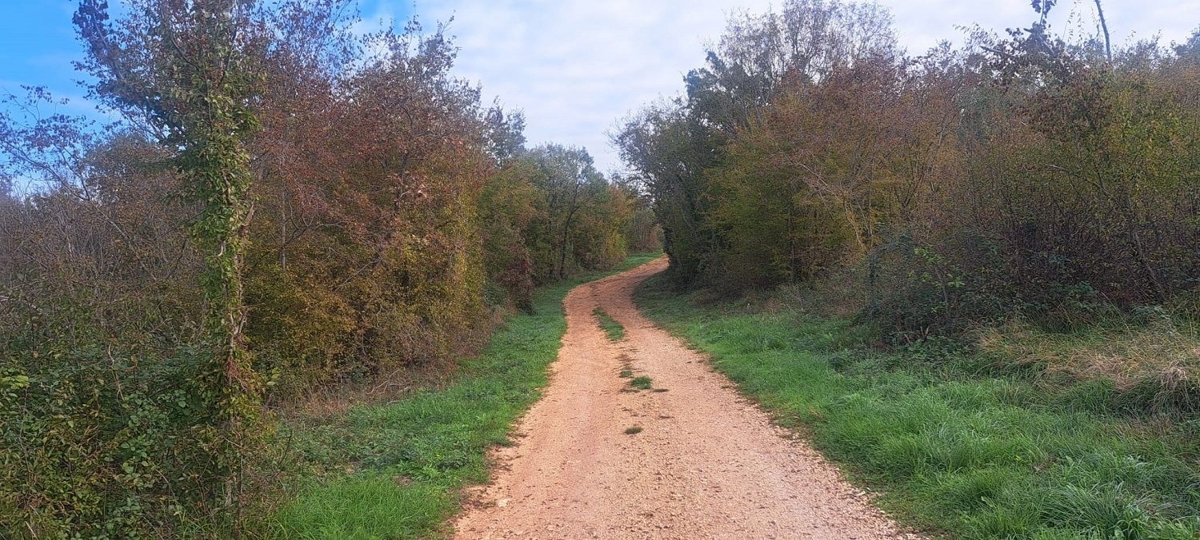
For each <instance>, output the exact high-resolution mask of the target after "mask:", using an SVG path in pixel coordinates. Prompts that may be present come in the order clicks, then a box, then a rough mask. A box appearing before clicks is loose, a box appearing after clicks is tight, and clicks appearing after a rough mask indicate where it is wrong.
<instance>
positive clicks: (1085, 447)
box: [637, 281, 1200, 539]
mask: <svg viewBox="0 0 1200 540" xmlns="http://www.w3.org/2000/svg"><path fill="white" fill-rule="evenodd" d="M637 296H638V304H639V306H641V307H642V308H643V310H644V311H645V312H646V313H647V315H649V316H650V317H651V318H652V319H654V320H656V321H658V322H659V323H661V324H663V325H664V326H665V327H666V328H668V329H669V330H670V331H672V332H673V333H676V334H678V335H681V336H683V337H684V338H686V339H687V340H689V341H690V342H691V343H692V344H693V345H694V346H696V347H697V348H699V349H701V350H703V351H705V352H708V353H710V354H711V355H712V357H713V363H714V365H715V367H716V368H717V369H718V370H720V371H722V372H723V373H725V374H726V375H728V376H729V377H730V378H731V379H732V380H733V381H735V382H736V383H737V384H738V386H739V387H740V389H741V391H742V392H744V393H745V394H747V395H749V396H752V397H753V398H754V399H756V400H758V401H759V402H760V403H762V404H763V406H764V407H766V408H767V409H768V410H770V411H772V413H773V414H774V415H775V417H776V418H777V419H778V420H779V421H780V422H781V423H783V424H785V425H788V426H791V427H793V428H795V429H797V430H799V431H801V432H802V433H805V434H807V435H808V437H809V439H810V440H811V441H812V442H813V444H814V445H815V446H816V447H817V448H818V449H820V450H822V451H823V452H824V453H825V454H826V455H827V456H829V457H830V458H832V459H833V460H835V461H836V462H838V463H839V464H841V465H842V466H843V467H844V469H845V470H847V471H848V472H849V473H850V476H851V478H852V479H853V480H854V481H855V482H858V483H861V484H864V485H866V486H868V487H870V488H872V489H874V490H876V491H878V492H880V493H882V495H881V497H880V498H879V499H878V501H879V503H880V504H881V506H883V507H884V508H885V509H886V510H888V511H890V512H891V513H893V514H894V515H896V516H897V517H898V518H900V519H901V520H903V521H905V522H906V523H908V524H910V525H912V526H914V527H916V528H918V529H922V530H925V531H928V532H931V533H933V534H937V535H946V536H948V537H952V538H1035V539H1036V538H1042V539H1051V538H1054V539H1058V538H1081V539H1091V538H1096V539H1101V538H1102V539H1110V538H1124V539H1131V538H1146V539H1150V538H1156V539H1157V538H1178V539H1184V538H1187V539H1194V538H1196V537H1197V531H1198V530H1200V518H1198V516H1200V467H1198V466H1197V463H1200V437H1197V435H1200V421H1198V420H1196V419H1195V418H1188V417H1182V418H1181V417H1176V418H1165V417H1162V416H1149V415H1142V416H1136V415H1135V416H1129V415H1119V414H1113V412H1112V410H1111V408H1109V407H1106V406H1097V407H1089V406H1088V405H1087V404H1088V403H1091V402H1104V401H1105V400H1106V399H1107V397H1106V396H1107V395H1106V394H1104V392H1106V391H1108V390H1106V389H1107V388H1108V387H1106V386H1105V385H1103V384H1089V383H1086V382H1084V383H1076V382H1074V381H1059V382H1056V383H1054V384H1049V383H1047V379H1044V378H1039V377H1029V376H1024V375H1022V374H1020V373H1019V372H1014V373H1005V369H998V368H996V366H994V365H992V364H990V363H989V362H991V361H992V360H990V359H986V358H980V357H975V356H972V355H970V354H967V353H963V352H954V351H950V352H947V351H940V350H936V347H932V346H929V347H925V348H913V349H910V350H908V351H902V352H899V353H883V352H879V351H874V350H871V349H870V348H868V347H866V346H864V345H863V343H864V342H866V341H868V339H869V337H870V336H871V335H872V334H871V332H870V331H869V329H863V328H860V327H857V326H855V325H853V324H851V323H850V322H848V321H844V320H839V319H827V318H818V317H813V316H807V315H804V314H803V313H801V312H798V311H788V310H781V309H778V308H776V309H774V312H771V313H767V312H755V311H754V310H752V309H745V308H738V307H734V306H733V305H731V304H725V305H709V306H707V307H697V306H696V305H695V303H694V302H693V301H692V300H693V298H691V297H686V296H677V295H675V294H673V293H670V292H668V291H667V288H666V287H665V286H664V285H663V284H662V283H661V282H658V281H651V282H648V283H647V284H644V285H643V286H642V287H641V288H639V290H638V294H637Z"/></svg>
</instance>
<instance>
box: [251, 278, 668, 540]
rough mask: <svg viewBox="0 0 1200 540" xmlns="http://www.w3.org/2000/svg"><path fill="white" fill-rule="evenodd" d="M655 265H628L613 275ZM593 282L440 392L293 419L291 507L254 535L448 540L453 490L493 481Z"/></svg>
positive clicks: (551, 292) (528, 319)
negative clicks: (576, 304) (496, 460)
mask: <svg viewBox="0 0 1200 540" xmlns="http://www.w3.org/2000/svg"><path fill="white" fill-rule="evenodd" d="M656 256H657V254H648V255H638V256H634V257H630V258H629V259H628V260H627V261H626V262H625V263H624V264H623V265H621V267H620V268H618V269H617V270H616V271H620V270H624V269H628V268H632V267H634V266H637V265H639V264H642V263H645V262H648V261H650V260H652V259H653V258H654V257H656ZM597 277H599V275H592V276H589V277H587V278H582V279H580V280H576V281H573V282H570V283H563V284H559V285H555V286H552V287H548V288H544V289H541V290H539V291H537V293H536V294H535V297H534V313H535V314H533V315H521V316H515V317H512V318H510V319H509V320H508V321H507V323H506V324H505V325H504V327H503V328H501V329H500V330H499V331H498V332H496V334H495V335H494V336H493V337H492V339H491V342H490V343H489V345H488V347H487V349H486V350H485V351H484V352H483V354H481V355H480V356H478V357H476V358H471V359H467V360H465V361H463V362H462V364H461V368H460V371H459V372H458V373H457V374H456V375H455V376H454V378H453V380H452V381H451V382H449V383H448V384H446V385H445V386H444V387H442V388H431V389H427V390H423V391H419V392H416V393H414V394H413V395H411V396H409V397H407V398H404V399H401V400H399V401H396V402H394V403H389V404H382V405H379V404H368V405H357V406H352V407H350V408H349V409H348V410H346V411H345V412H343V413H334V414H313V415H296V416H293V417H291V418H289V419H288V421H287V422H286V424H285V426H284V429H283V431H284V433H283V435H282V436H281V437H280V443H281V444H287V445H290V446H291V447H292V448H294V451H293V452H292V453H291V454H292V455H294V456H295V457H296V459H297V460H298V463H297V464H296V466H295V467H294V469H296V471H297V474H296V478H295V479H294V480H293V481H292V483H291V484H292V486H293V487H292V492H291V493H290V494H289V497H290V501H289V502H287V503H286V504H284V505H283V506H282V507H281V509H280V510H279V511H278V513H277V514H276V515H274V516H270V517H268V518H266V519H264V520H263V523H262V524H261V525H260V528H261V530H260V531H257V532H259V533H261V534H262V535H264V536H270V537H274V538H287V539H292V538H295V539H326V538H327V539H342V538H351V539H374V538H387V539H403V538H428V537H440V536H445V535H447V534H448V533H449V532H450V531H449V528H448V526H447V525H446V521H447V519H449V518H450V517H451V516H453V514H454V513H455V512H456V511H457V510H458V508H459V503H460V500H459V494H458V491H459V490H460V489H461V488H463V487H465V486H467V485H469V484H477V483H482V482H485V481H487V479H488V474H489V469H488V462H487V458H486V454H487V450H488V449H489V448H491V447H492V446H493V445H498V444H510V441H509V438H508V434H509V430H510V428H511V425H512V423H513V422H514V421H515V420H516V419H517V417H519V416H520V415H521V414H522V413H524V412H525V411H526V410H527V409H528V408H529V406H530V405H532V404H533V402H534V401H536V400H537V398H538V397H539V395H540V389H541V388H542V387H543V386H545V385H546V367H547V365H549V363H550V362H552V361H553V360H554V359H555V357H556V356H557V354H558V348H559V345H560V340H561V338H562V335H563V333H564V332H565V331H566V322H565V319H564V316H563V308H562V301H563V298H564V297H565V296H566V293H567V291H569V290H570V289H571V288H572V287H573V286H575V285H577V284H579V283H581V282H584V281H588V280H590V279H595V278H597Z"/></svg>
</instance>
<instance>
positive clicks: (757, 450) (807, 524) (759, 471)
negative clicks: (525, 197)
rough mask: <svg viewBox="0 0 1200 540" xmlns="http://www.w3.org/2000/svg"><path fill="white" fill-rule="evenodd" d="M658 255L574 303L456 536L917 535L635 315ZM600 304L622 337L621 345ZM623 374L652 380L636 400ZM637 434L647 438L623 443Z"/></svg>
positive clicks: (658, 267)
mask: <svg viewBox="0 0 1200 540" xmlns="http://www.w3.org/2000/svg"><path fill="white" fill-rule="evenodd" d="M665 267H666V260H665V259H659V260H657V261H655V262H652V263H649V264H647V265H644V266H641V267H638V268H635V269H633V270H630V271H628V272H625V273H623V274H620V275H617V276H613V277H609V278H606V279H603V280H600V281H597V282H593V283H590V284H586V285H582V286H580V287H578V288H576V289H575V290H573V291H571V293H570V294H569V295H568V296H567V299H566V311H567V334H566V336H565V337H564V338H563V347H562V349H561V350H560V351H559V356H558V360H557V361H556V362H555V364H554V366H553V368H552V369H553V374H552V377H551V383H550V386H549V387H548V388H547V389H546V393H545V395H544V397H543V399H542V400H541V401H539V402H538V403H537V404H536V405H535V406H534V407H533V409H531V410H530V412H529V414H527V415H526V416H525V418H524V419H523V420H522V421H521V423H520V425H519V427H518V435H517V439H516V440H517V445H515V446H513V447H510V448H504V449H501V450H500V451H498V452H497V453H496V455H495V459H497V460H498V465H499V469H498V471H499V472H498V473H497V475H496V478H495V481H494V482H493V483H492V484H491V485H489V486H486V487H484V488H482V489H480V490H477V491H476V492H475V493H474V494H473V499H474V503H473V504H472V505H471V508H469V509H468V510H467V511H466V512H465V513H464V515H463V516H462V517H461V518H460V519H459V520H458V522H457V523H456V526H455V528H456V531H457V533H456V538H463V539H476V538H486V539H499V538H527V539H530V538H541V539H559V538H606V539H607V538H679V539H702V538H729V539H735V538H736V539H743V538H788V539H791V538H797V539H798V538H830V539H833V538H837V539H867V538H908V537H910V536H908V535H905V534H902V533H899V532H898V529H897V527H896V525H895V524H894V523H892V522H891V521H890V520H888V519H887V517H886V516H884V515H883V514H882V513H880V512H879V511H878V510H877V509H875V508H874V507H872V506H871V505H870V502H869V500H868V497H867V496H866V495H865V494H863V493H861V492H860V491H858V490H856V489H855V488H854V487H852V486H850V485H849V484H847V483H846V482H845V481H843V480H842V479H841V477H840V476H839V474H838V471H837V469H835V468H834V467H833V466H831V465H829V464H828V463H827V462H826V461H825V460H824V459H822V458H821V456H820V455H818V454H817V453H816V452H814V451H813V450H812V449H810V448H809V447H808V446H807V445H806V444H805V443H804V442H803V441H801V440H795V439H793V438H790V437H789V436H788V434H787V433H786V432H784V431H783V430H781V429H779V428H777V427H775V426H774V425H772V423H771V422H770V420H769V418H768V417H767V415H766V414H764V413H763V412H762V411H760V410H759V409H758V408H757V407H755V406H754V405H751V404H749V403H747V402H746V401H745V400H744V399H742V398H740V397H739V396H738V395H737V393H736V392H735V391H734V390H733V389H732V387H731V385H730V383H729V381H728V380H727V379H725V378H724V377H723V376H721V375H719V374H717V373H715V372H713V371H712V369H711V368H710V367H709V366H708V364H707V362H706V360H705V359H704V357H703V356H701V355H700V354H698V353H696V352H693V351H691V350H689V349H688V348H687V347H686V346H685V345H684V344H683V343H682V342H680V341H679V340H677V339H675V338H673V337H671V336H670V335H668V334H667V333H666V332H664V331H663V330H661V329H659V328H657V327H655V326H654V325H653V324H652V323H651V322H650V321H648V320H647V319H646V318H645V317H643V316H642V315H641V314H640V313H638V311H637V309H636V308H635V307H634V305H633V300H632V298H631V295H632V292H633V288H634V287H635V286H636V285H637V284H638V283H640V282H641V281H642V280H643V279H645V278H646V277H649V276H651V275H653V274H655V273H657V272H660V271H662V270H663V269H664V268H665ZM597 306H599V307H601V308H602V309H603V310H604V311H605V312H607V313H608V314H609V315H610V316H611V317H612V318H614V319H616V320H617V321H618V322H619V323H621V325H623V326H624V327H625V330H626V336H625V340H623V341H621V342H618V343H613V342H611V341H609V339H608V337H607V336H606V335H605V334H604V332H603V331H602V330H601V329H600V328H599V325H598V322H597V320H596V317H595V316H594V315H593V311H594V310H595V308H596V307H597ZM623 369H631V370H632V371H633V373H634V375H635V376H640V375H645V376H648V377H650V378H651V380H652V384H653V390H643V391H630V390H631V387H630V385H629V379H628V378H621V377H620V376H619V373H620V372H621V371H622V370H623ZM633 426H640V427H641V428H642V431H641V432H640V433H636V434H626V430H627V429H628V428H631V427H633Z"/></svg>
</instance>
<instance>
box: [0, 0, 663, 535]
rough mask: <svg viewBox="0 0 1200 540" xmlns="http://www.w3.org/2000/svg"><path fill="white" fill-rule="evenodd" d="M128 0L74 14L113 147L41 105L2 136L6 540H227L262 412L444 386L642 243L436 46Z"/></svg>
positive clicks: (264, 449) (198, 6) (384, 34)
mask: <svg viewBox="0 0 1200 540" xmlns="http://www.w3.org/2000/svg"><path fill="white" fill-rule="evenodd" d="M125 4H126V5H125V6H124V9H123V10H122V11H121V12H120V13H121V15H120V17H119V19H117V20H111V19H110V15H111V14H110V12H109V8H108V5H107V3H106V2H103V1H100V0H84V1H83V2H81V3H80V7H79V10H78V11H77V13H76V15H75V19H74V20H75V24H76V26H77V28H78V30H79V36H80V40H81V42H82V43H84V45H85V47H86V52H87V59H86V60H85V61H84V62H83V63H82V65H81V66H80V67H81V69H83V70H85V71H86V72H88V73H90V74H91V75H92V76H93V78H94V79H95V80H96V81H97V82H96V84H95V85H94V86H92V87H91V89H90V90H91V93H92V95H93V97H94V98H95V99H97V100H99V101H101V102H103V103H104V104H105V105H107V106H108V107H109V108H110V109H111V111H113V112H115V113H117V114H118V115H119V116H120V117H121V118H122V120H121V121H120V122H119V123H118V124H117V125H115V126H113V127H109V128H105V129H100V128H97V127H95V126H93V125H90V124H89V123H88V122H87V121H85V120H81V119H78V118H74V117H70V116H67V115H63V114H57V113H55V112H54V111H55V110H56V109H57V107H59V105H60V104H59V103H57V102H55V101H54V100H53V99H52V98H51V97H50V96H49V95H48V94H47V93H46V92H44V91H42V90H40V89H30V90H29V94H28V95H27V96H9V99H8V108H7V112H4V113H2V116H0V166H2V172H3V176H2V179H3V180H2V181H0V187H2V188H4V189H0V351H2V353H0V464H2V466H0V536H3V537H6V538H7V537H33V538H48V537H89V538H90V537H95V538H133V537H174V536H178V535H184V534H192V535H200V536H212V535H218V536H222V535H226V534H237V532H238V531H239V530H240V522H241V520H243V519H244V516H243V509H244V508H246V507H247V505H248V504H249V503H250V502H252V500H253V499H254V497H255V494H256V493H257V492H259V491H261V490H262V489H264V487H263V485H262V482H264V481H265V479H263V478H261V476H262V475H261V474H259V469H260V466H262V465H264V464H265V463H266V462H267V461H269V460H272V459H276V458H278V457H279V454H278V452H279V451H280V449H279V448H272V447H271V445H270V444H268V442H269V438H270V436H271V435H270V434H271V432H272V429H273V427H272V421H271V419H270V416H269V415H267V414H265V412H264V411H265V409H264V407H265V405H264V403H265V404H266V405H270V404H277V403H287V402H291V401H295V400H298V399H303V398H304V397H305V396H306V395H308V394H309V393H311V392H314V391H317V390H319V389H323V388H330V387H333V386H336V385H340V384H344V383H367V382H370V381H374V380H378V379H379V378H381V377H387V376H389V375H391V374H393V373H395V372H397V371H403V370H406V369H410V368H412V367H414V366H430V365H433V366H449V365H450V363H451V362H452V361H453V359H454V358H455V357H456V356H458V355H462V354H467V353H470V352H471V351H473V350H474V349H475V347H477V346H478V345H479V344H481V343H482V342H483V340H484V339H485V338H486V337H487V335H488V334H489V332H490V330H491V327H492V325H493V324H494V321H496V320H498V318H497V314H499V313H502V312H504V311H506V310H509V309H516V308H521V309H526V310H528V309H531V306H530V294H531V290H532V287H533V286H534V285H537V284H541V283H546V282H550V281H554V280H559V279H563V278H566V277H570V276H572V275H575V274H577V273H579V272H581V271H585V270H593V269H606V268H610V267H612V266H613V265H615V264H616V263H617V262H619V261H620V260H622V259H623V258H624V257H625V256H626V254H627V253H628V252H629V251H630V250H652V249H655V248H656V233H655V230H654V227H655V224H654V221H653V217H652V215H651V213H650V210H649V209H648V207H647V204H646V203H644V202H643V201H642V199H641V198H639V196H638V194H637V191H636V190H635V189H634V188H633V187H631V186H629V185H625V184H622V183H619V182H614V181H609V180H608V179H606V178H605V177H604V176H603V175H602V174H600V173H599V172H598V171H596V170H595V168H594V166H593V163H592V159H591V157H590V156H589V155H588V154H587V152H586V151H585V150H583V149H578V148H564V147H562V146H558V145H546V146H541V147H538V148H534V149H532V150H529V149H526V148H525V139H524V136H523V134H522V132H523V128H524V119H523V117H522V116H521V115H520V114H519V113H515V114H514V113H506V112H505V111H504V110H502V109H501V108H500V107H499V106H490V107H489V106H485V105H484V104H483V103H481V100H480V91H479V88H478V87H477V86H474V85H473V84H471V83H469V82H468V81H464V80H461V79H459V78H456V77H455V76H453V75H452V74H451V72H450V70H451V67H452V65H453V62H454V59H455V51H456V49H455V47H454V45H453V44H452V43H451V41H450V40H449V39H448V38H447V37H446V36H445V35H444V33H443V30H442V28H441V27H439V28H438V29H437V30H436V31H433V32H427V31H424V30H422V28H421V27H420V26H419V25H417V24H416V23H415V22H412V23H409V24H408V25H407V26H406V27H405V28H403V29H402V30H398V31H396V30H391V29H384V30H381V31H379V32H376V33H373V34H370V35H367V36H365V37H363V36H361V35H359V34H356V33H354V32H352V28H353V26H354V24H355V23H356V22H357V21H356V18H355V17H353V16H350V15H348V14H350V13H353V12H354V11H355V10H354V2H352V1H351V0H314V1H282V2H246V1H242V0H236V1H235V0H197V1H193V2H174V1H166V0H130V1H129V2H126V3H125ZM16 183H20V184H21V185H24V186H36V188H35V189H32V190H29V189H23V190H22V191H21V192H20V194H14V185H15V184H16ZM221 531H224V532H221Z"/></svg>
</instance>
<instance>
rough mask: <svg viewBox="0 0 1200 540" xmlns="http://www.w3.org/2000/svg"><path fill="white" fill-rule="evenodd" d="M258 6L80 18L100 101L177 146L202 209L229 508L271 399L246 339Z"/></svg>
mask: <svg viewBox="0 0 1200 540" xmlns="http://www.w3.org/2000/svg"><path fill="white" fill-rule="evenodd" d="M254 8H255V2H254V1H252V0H189V1H175V0H133V1H131V2H130V3H129V5H128V13H127V14H125V15H124V16H123V18H122V19H121V20H120V21H117V22H116V23H115V24H114V23H112V22H110V20H109V8H108V3H107V2H106V1H105V0H83V1H82V2H81V3H80V6H79V9H78V11H77V12H76V14H75V18H74V22H75V25H76V26H77V27H78V31H79V35H80V38H81V39H82V41H83V43H84V45H85V47H86V50H87V53H88V57H87V59H86V60H85V61H84V62H82V64H81V66H80V67H82V68H83V69H85V70H86V71H88V72H90V73H91V74H92V75H94V76H95V77H96V79H97V81H98V82H97V83H96V85H95V87H94V88H93V91H94V94H95V95H96V96H98V97H100V98H101V99H103V100H104V101H105V102H106V103H108V104H109V105H111V106H113V107H114V108H116V109H117V110H119V111H122V112H124V113H126V114H127V115H128V116H129V118H130V119H131V120H133V121H135V122H137V123H139V124H141V125H144V126H146V127H148V128H149V129H150V130H152V131H153V132H154V133H155V134H156V135H157V137H158V138H159V140H160V142H161V143H162V144H164V145H166V146H168V147H171V148H174V149H176V150H177V152H176V154H175V155H174V156H173V162H174V164H175V167H176V168H177V169H178V170H179V172H180V173H181V174H182V175H183V176H184V177H185V178H186V181H187V185H186V188H185V189H186V191H187V193H188V195H189V196H190V197H191V198H192V199H194V200H195V201H197V202H198V203H199V204H200V205H201V209H202V210H201V213H200V215H199V216H198V217H197V219H196V220H195V221H194V223H193V224H192V226H191V233H192V236H193V237H194V238H195V240H196V242H197V243H198V245H199V247H200V249H201V250H202V252H203V254H204V257H205V262H206V267H207V270H206V272H205V273H204V276H203V279H202V282H203V289H204V294H205V300H206V305H207V316H206V317H205V321H206V327H207V335H208V340H207V341H208V346H209V347H211V348H212V358H211V362H210V364H209V365H208V366H207V367H206V368H205V369H204V370H203V371H202V374H201V377H200V378H201V380H202V381H203V382H202V384H203V385H204V386H205V387H206V388H207V391H208V392H209V393H210V398H211V400H212V410H211V411H210V414H211V415H212V416H213V418H212V420H213V425H214V427H215V428H216V430H217V432H216V433H215V434H214V439H215V441H214V454H215V456H214V458H215V460H216V463H217V467H218V472H219V474H220V475H221V476H224V477H225V478H226V488H225V492H224V505H225V507H227V508H230V509H236V508H237V506H238V505H237V503H238V502H239V499H240V496H241V490H242V484H241V479H242V473H243V462H242V459H243V457H242V455H241V452H240V448H242V446H243V444H244V443H245V442H246V441H247V440H248V439H250V438H251V437H252V436H253V435H254V434H255V433H256V432H257V430H258V428H257V426H255V423H256V418H257V416H258V412H259V411H258V409H259V407H260V400H261V392H262V385H261V381H260V378H259V376H258V374H257V373H255V371H254V369H253V367H252V365H251V357H250V353H249V351H248V349H247V346H246V342H245V339H244V336H243V327H244V325H245V322H246V308H245V301H244V294H245V284H244V281H243V264H244V257H245V253H246V250H247V247H248V242H249V226H250V221H251V218H252V216H253V208H254V207H253V204H252V201H251V198H250V196H249V195H250V188H251V179H252V178H253V176H252V174H251V170H250V154H249V153H248V152H247V150H246V143H247V140H248V139H249V137H250V136H251V134H253V133H254V132H255V131H256V129H257V128H258V122H257V119H256V118H255V116H254V114H253V113H252V112H251V108H250V102H251V100H253V99H254V97H255V96H256V95H257V91H258V88H259V85H260V81H259V80H258V77H257V75H256V73H259V72H260V71H259V69H258V68H257V67H256V66H254V65H253V63H254V60H255V58H256V55H255V54H254V53H255V51H256V50H257V49H260V48H261V47H262V46H263V44H264V39H263V38H264V36H263V35H262V32H261V31H260V30H261V26H260V24H259V23H258V22H257V21H255V19H254ZM257 57H258V58H261V55H259V56H257ZM233 517H234V519H235V520H236V519H238V516H237V515H234V516H233Z"/></svg>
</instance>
